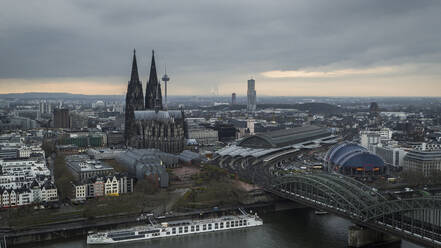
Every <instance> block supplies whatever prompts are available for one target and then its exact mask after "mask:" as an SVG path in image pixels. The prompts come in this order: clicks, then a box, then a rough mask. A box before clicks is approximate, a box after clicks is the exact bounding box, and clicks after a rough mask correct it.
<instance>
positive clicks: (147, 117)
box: [125, 53, 186, 153]
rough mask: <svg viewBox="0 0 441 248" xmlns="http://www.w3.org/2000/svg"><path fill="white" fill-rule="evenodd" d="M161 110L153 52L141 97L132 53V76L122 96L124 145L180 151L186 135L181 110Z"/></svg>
mask: <svg viewBox="0 0 441 248" xmlns="http://www.w3.org/2000/svg"><path fill="white" fill-rule="evenodd" d="M131 85H132V86H131ZM144 103H145V105H144ZM162 109H163V107H162V94H161V84H160V82H159V81H158V76H157V73H156V64H155V55H154V53H152V62H151V66H150V76H149V81H148V82H147V84H146V93H145V100H144V98H143V96H142V84H141V81H140V80H139V78H138V69H137V65H136V56H135V54H134V55H133V64H132V75H131V79H130V81H129V86H128V89H127V95H126V115H125V117H126V119H125V123H126V124H125V125H126V128H125V134H126V144H127V145H128V146H131V147H136V148H157V149H159V150H161V151H163V152H168V153H180V152H182V151H183V150H184V142H185V137H186V128H185V118H184V112H183V111H182V110H171V111H164V110H162Z"/></svg>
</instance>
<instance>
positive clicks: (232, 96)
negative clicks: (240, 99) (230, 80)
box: [231, 93, 236, 105]
mask: <svg viewBox="0 0 441 248" xmlns="http://www.w3.org/2000/svg"><path fill="white" fill-rule="evenodd" d="M231 105H236V93H233V94H231Z"/></svg>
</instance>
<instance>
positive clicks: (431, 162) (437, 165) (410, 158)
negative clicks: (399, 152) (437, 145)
mask: <svg viewBox="0 0 441 248" xmlns="http://www.w3.org/2000/svg"><path fill="white" fill-rule="evenodd" d="M403 169H404V170H414V171H421V172H422V173H423V174H424V176H430V175H431V174H432V173H434V172H437V173H440V172H441V150H432V151H419V150H412V151H409V152H408V153H407V154H406V156H404V161H403Z"/></svg>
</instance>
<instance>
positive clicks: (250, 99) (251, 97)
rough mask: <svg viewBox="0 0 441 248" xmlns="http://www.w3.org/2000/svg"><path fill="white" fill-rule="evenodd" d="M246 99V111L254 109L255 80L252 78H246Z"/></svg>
mask: <svg viewBox="0 0 441 248" xmlns="http://www.w3.org/2000/svg"><path fill="white" fill-rule="evenodd" d="M247 100H248V101H247V110H248V112H254V111H256V81H255V80H254V79H250V80H248V91H247Z"/></svg>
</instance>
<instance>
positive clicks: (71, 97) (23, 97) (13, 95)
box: [0, 92, 125, 100]
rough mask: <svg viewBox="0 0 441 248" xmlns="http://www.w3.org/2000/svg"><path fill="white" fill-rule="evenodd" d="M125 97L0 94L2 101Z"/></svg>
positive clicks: (41, 93)
mask: <svg viewBox="0 0 441 248" xmlns="http://www.w3.org/2000/svg"><path fill="white" fill-rule="evenodd" d="M124 97H125V96H123V95H83V94H70V93H44V92H29V93H9V94H0V98H2V99H17V98H18V99H84V100H89V99H90V100H93V99H108V100H123V99H124Z"/></svg>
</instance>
